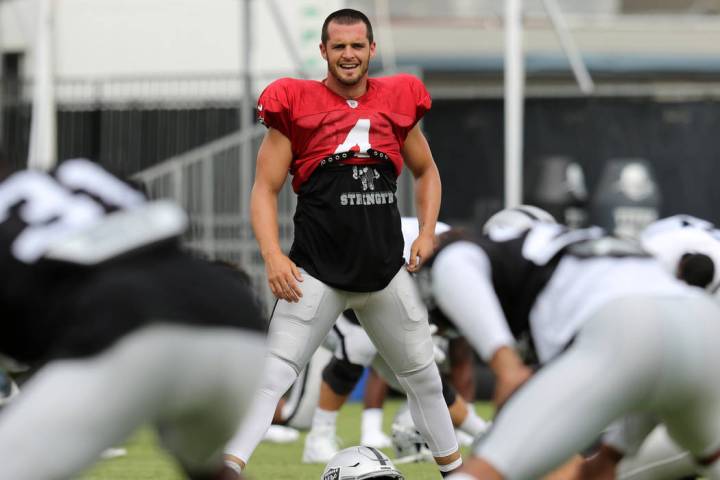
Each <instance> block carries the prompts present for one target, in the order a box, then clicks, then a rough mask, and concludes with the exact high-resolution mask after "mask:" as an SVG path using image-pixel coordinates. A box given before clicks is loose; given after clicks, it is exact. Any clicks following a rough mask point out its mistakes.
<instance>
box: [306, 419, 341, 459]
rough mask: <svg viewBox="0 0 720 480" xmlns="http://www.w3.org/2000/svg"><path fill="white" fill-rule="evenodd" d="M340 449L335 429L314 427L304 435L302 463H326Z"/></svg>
mask: <svg viewBox="0 0 720 480" xmlns="http://www.w3.org/2000/svg"><path fill="white" fill-rule="evenodd" d="M339 451H340V442H339V439H338V438H337V437H336V436H335V429H334V428H332V427H330V428H314V429H312V430H310V432H309V433H308V435H307V437H305V449H304V450H303V456H302V461H303V463H327V462H329V461H330V459H331V458H332V457H334V456H335V454H336V453H338V452H339Z"/></svg>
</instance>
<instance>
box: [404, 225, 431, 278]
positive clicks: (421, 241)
mask: <svg viewBox="0 0 720 480" xmlns="http://www.w3.org/2000/svg"><path fill="white" fill-rule="evenodd" d="M434 250H435V235H434V234H420V236H418V237H417V238H416V239H415V241H414V242H413V243H412V246H411V247H410V259H409V260H408V264H407V269H408V272H417V271H418V270H420V267H421V266H422V264H423V262H425V260H427V259H428V258H430V256H431V255H432V254H433V251H434Z"/></svg>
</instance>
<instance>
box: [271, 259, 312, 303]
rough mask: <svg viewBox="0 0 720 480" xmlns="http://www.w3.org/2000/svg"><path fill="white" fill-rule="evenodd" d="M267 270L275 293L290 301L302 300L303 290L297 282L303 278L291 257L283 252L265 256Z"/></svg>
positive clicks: (278, 296) (272, 290)
mask: <svg viewBox="0 0 720 480" xmlns="http://www.w3.org/2000/svg"><path fill="white" fill-rule="evenodd" d="M265 272H266V273H267V278H268V285H269V286H270V291H271V292H272V293H273V295H275V296H276V297H277V298H279V299H281V300H287V301H288V302H299V301H300V297H302V290H301V289H300V286H299V285H298V283H297V282H302V281H303V278H302V275H301V274H300V270H299V269H298V267H297V265H295V263H294V262H293V261H292V260H290V258H288V257H287V256H286V255H285V254H283V253H281V252H278V253H274V254H270V255H268V256H267V257H266V258H265Z"/></svg>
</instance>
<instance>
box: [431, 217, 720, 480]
mask: <svg viewBox="0 0 720 480" xmlns="http://www.w3.org/2000/svg"><path fill="white" fill-rule="evenodd" d="M533 210H537V209H533ZM526 213H527V215H526ZM537 217H538V215H537V214H536V212H534V211H530V212H529V213H528V212H527V209H525V208H522V207H520V208H516V209H509V210H505V211H502V212H500V214H497V215H496V216H494V217H493V218H491V219H490V220H489V222H488V224H487V225H486V235H483V236H481V237H479V238H477V239H475V240H469V239H462V238H454V239H453V238H448V241H447V242H446V243H445V244H444V246H443V247H441V248H440V250H439V252H438V253H437V254H436V256H435V257H434V258H433V259H431V260H430V261H429V262H430V263H429V264H426V265H428V266H426V269H427V270H425V273H424V275H425V277H423V278H424V279H425V282H426V283H425V285H426V286H427V287H428V288H427V289H426V291H427V292H428V293H429V294H431V295H429V297H431V298H432V299H433V300H434V301H435V302H436V304H437V305H438V307H439V308H440V309H441V310H442V312H443V313H444V314H445V315H446V316H447V317H448V319H449V320H450V321H451V322H452V323H453V324H454V325H455V326H456V327H457V328H458V329H459V331H460V332H462V333H463V334H464V335H465V337H466V338H467V339H468V341H469V342H470V343H471V344H472V345H473V346H474V347H475V348H476V349H477V351H478V353H479V354H480V355H481V356H482V357H483V358H484V359H485V360H487V361H488V362H489V363H490V366H491V368H492V369H493V371H494V372H495V374H496V378H497V385H496V402H497V403H498V404H499V405H503V408H502V410H501V411H500V412H499V414H498V416H497V418H496V420H495V422H494V424H493V425H494V426H493V428H492V429H491V430H490V432H489V433H488V434H487V436H486V437H484V438H483V439H482V441H481V442H479V444H478V445H477V446H476V448H475V449H474V451H473V456H472V457H471V458H470V459H469V460H467V462H466V466H465V467H464V468H463V469H462V471H461V473H456V474H453V475H451V476H449V477H448V478H452V479H453V480H467V479H483V480H486V479H487V480H498V479H505V478H507V479H534V478H539V477H541V476H542V475H543V474H545V473H547V472H549V471H550V470H551V469H553V468H554V467H555V466H557V465H559V464H561V463H562V462H564V461H566V460H567V459H569V458H570V457H571V456H572V455H573V454H574V453H576V452H577V451H579V450H581V449H582V448H585V447H587V446H589V445H590V443H592V441H593V440H594V439H595V438H596V437H597V436H598V434H599V433H600V432H601V431H602V430H603V429H604V428H605V427H606V426H607V425H609V424H610V423H611V422H612V421H614V420H615V419H617V418H619V417H621V416H623V415H626V414H628V413H631V412H638V411H640V412H642V411H645V412H650V413H652V414H654V415H656V416H657V418H658V419H659V420H660V421H661V422H663V423H664V424H665V425H666V427H667V428H668V432H669V433H670V435H671V436H672V437H673V438H674V439H675V440H676V441H677V442H678V443H680V444H681V445H683V446H684V447H685V448H687V449H688V450H690V451H691V452H692V454H693V456H694V458H695V459H696V461H697V463H698V464H699V465H700V466H701V467H702V469H703V473H704V474H705V475H706V476H708V478H711V479H718V478H720V464H718V462H717V459H718V457H719V456H720V455H718V454H719V453H720V451H719V450H718V448H719V447H720V444H719V441H720V373H718V372H717V368H716V365H717V364H718V362H720V351H718V349H717V344H718V341H720V323H719V322H718V318H719V317H720V309H718V306H717V305H716V304H715V303H714V302H713V301H712V300H711V299H710V298H709V297H708V296H707V295H706V294H705V293H704V292H703V291H701V290H699V289H696V288H691V287H689V286H687V285H684V284H683V283H681V282H678V281H677V280H675V279H674V278H673V277H672V276H671V275H669V274H668V273H667V272H665V271H664V270H663V268H662V267H661V266H660V264H659V263H658V262H657V261H656V260H655V259H653V258H651V257H649V256H648V255H647V254H645V253H644V252H643V251H642V250H640V249H639V248H637V247H636V245H635V244H632V243H629V242H625V241H621V240H618V239H613V238H611V237H607V236H605V235H604V232H603V231H602V229H599V228H591V229H584V230H574V231H571V230H568V229H567V228H565V227H563V226H561V225H557V224H552V223H549V222H538V221H537ZM453 240H454V241H453ZM421 274H422V273H421ZM528 333H529V334H530V338H531V339H532V345H533V346H534V350H535V352H536V354H537V357H538V359H539V361H540V364H541V365H543V366H542V368H541V369H540V370H539V371H538V373H536V374H535V375H532V371H531V370H530V369H529V368H528V367H527V366H526V365H524V363H523V361H522V360H521V358H520V356H519V355H518V353H517V351H516V350H515V346H516V342H515V338H519V337H521V336H523V334H528Z"/></svg>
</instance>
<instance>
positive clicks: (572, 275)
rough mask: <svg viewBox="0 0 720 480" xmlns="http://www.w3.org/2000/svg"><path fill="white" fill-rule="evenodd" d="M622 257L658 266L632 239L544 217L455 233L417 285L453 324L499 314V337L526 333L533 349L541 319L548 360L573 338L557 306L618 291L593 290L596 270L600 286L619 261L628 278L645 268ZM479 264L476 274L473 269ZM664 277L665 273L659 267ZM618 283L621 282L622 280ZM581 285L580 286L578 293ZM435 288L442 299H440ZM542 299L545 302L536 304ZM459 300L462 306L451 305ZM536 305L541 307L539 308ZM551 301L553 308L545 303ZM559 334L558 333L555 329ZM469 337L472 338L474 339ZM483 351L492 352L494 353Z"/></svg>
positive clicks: (608, 279) (489, 343)
mask: <svg viewBox="0 0 720 480" xmlns="http://www.w3.org/2000/svg"><path fill="white" fill-rule="evenodd" d="M458 240H459V241H458ZM463 245H469V246H470V247H471V248H464V247H463V248H464V250H465V251H461V250H463V248H461V247H462V246H463ZM454 254H457V255H456V257H457V258H454V259H450V258H449V257H451V256H453V255H454ZM620 258H622V259H635V260H638V261H640V263H641V264H643V265H644V264H645V263H652V264H653V265H650V266H649V267H648V268H649V270H650V271H652V272H653V274H654V272H656V271H658V270H660V269H659V267H658V266H657V265H654V263H655V262H653V261H652V259H650V257H649V256H648V255H647V254H646V253H645V252H644V251H643V250H642V249H641V248H640V247H639V246H638V245H637V244H635V243H632V242H628V241H623V240H619V239H616V238H613V237H608V236H606V235H605V233H604V232H603V230H602V229H599V228H589V229H582V230H569V229H567V228H565V227H563V226H561V225H556V224H547V223H543V224H538V225H536V226H534V227H533V228H531V229H530V230H515V231H513V230H512V229H509V228H503V229H495V230H491V231H490V232H488V235H485V236H482V237H479V238H474V239H468V238H455V239H453V240H451V241H450V242H447V243H445V244H443V245H442V246H441V248H440V249H439V251H438V252H437V253H436V255H435V256H434V257H433V260H432V261H431V262H430V263H429V264H428V265H427V266H426V268H425V269H424V271H423V274H422V275H421V278H423V280H422V284H421V290H422V291H423V292H425V294H424V295H423V296H424V297H425V298H426V299H429V303H430V305H429V306H430V307H431V308H432V307H433V306H440V307H441V308H440V309H441V310H442V311H443V313H444V314H445V315H446V316H447V317H449V318H450V320H451V321H452V323H454V324H456V325H457V324H458V319H457V318H453V314H454V315H455V316H464V317H465V318H464V319H463V321H465V322H475V321H478V322H479V321H480V320H479V319H483V317H497V318H493V319H492V322H491V323H493V324H494V325H499V324H500V323H502V324H504V325H506V327H502V328H500V329H498V332H499V333H498V338H500V337H502V338H503V341H506V340H507V339H508V338H509V337H508V335H509V334H510V333H511V334H512V337H514V338H515V339H520V338H524V337H525V338H527V337H528V336H529V338H531V339H532V343H533V344H535V346H536V347H537V343H538V328H537V325H538V324H540V325H542V326H541V329H542V335H541V336H544V337H549V338H550V337H551V338H550V340H542V341H541V343H542V344H543V346H541V347H540V350H542V352H538V354H539V356H540V357H541V360H542V357H543V353H545V354H546V355H544V356H545V357H546V358H547V356H548V355H551V354H552V353H551V352H555V353H557V351H558V349H559V348H562V347H563V346H564V344H566V343H567V341H569V340H570V339H571V338H572V334H573V332H572V330H573V329H572V328H565V327H566V326H567V323H566V324H564V325H563V322H566V321H568V319H567V318H564V317H567V316H568V315H566V313H565V310H563V314H562V315H559V314H558V315H555V312H556V310H555V309H556V307H557V308H565V307H566V305H570V303H572V307H568V310H572V308H576V307H577V311H578V312H579V313H582V312H583V310H582V308H580V307H578V306H577V305H578V302H583V301H584V298H587V299H588V302H591V303H592V302H594V301H595V299H604V298H607V295H615V294H616V290H618V288H616V287H612V286H609V287H608V288H606V289H605V292H608V294H607V295H605V294H604V293H598V292H594V291H593V290H592V287H593V284H592V275H597V278H598V282H599V283H597V284H596V286H597V287H598V288H599V289H602V288H603V287H602V282H608V283H610V282H611V281H612V278H613V275H617V272H616V268H617V267H620V266H621V265H626V266H628V269H627V270H628V272H629V278H632V277H633V276H635V275H637V276H641V275H646V274H647V272H646V269H645V267H644V266H638V264H636V262H624V261H621V260H619V259H620ZM648 261H649V262H648ZM438 263H441V264H442V267H443V268H442V277H443V278H442V280H441V281H442V282H443V283H444V285H442V286H441V288H438V285H437V282H438V279H437V278H434V277H437V276H438V275H436V274H438V273H440V272H435V270H437V268H438V265H437V264H438ZM591 265H592V266H591ZM427 267H430V268H429V269H428V268H427ZM478 269H479V270H481V272H479V273H478V272H477V271H475V270H478ZM661 276H664V275H662V273H661ZM586 277H588V278H586ZM470 281H474V282H483V284H487V285H488V288H477V289H475V288H474V286H473V285H469V284H468V282H470ZM573 281H575V285H573ZM615 283H616V284H617V285H622V284H623V282H619V281H617V282H615ZM558 285H562V288H564V289H565V290H566V291H567V292H568V295H567V297H568V299H567V300H563V299H558V297H560V296H562V294H561V293H560V294H558V293H557V291H558V290H562V288H558ZM663 288H664V287H663ZM578 289H582V291H580V292H578V291H576V290H578ZM440 292H442V293H440ZM483 292H485V293H483ZM548 292H550V293H548ZM440 294H442V295H444V296H445V298H438V295H440ZM487 295H490V296H491V297H492V298H489V297H487ZM539 299H542V300H543V301H542V302H539ZM457 303H465V304H467V305H464V306H459V305H455V304H457ZM491 303H496V304H497V305H498V307H499V311H495V310H494V309H493V308H492V306H491V305H490V304H491ZM538 303H540V304H541V306H542V308H541V309H538V308H537V307H538ZM548 303H549V304H550V305H551V306H550V307H547V304H548ZM456 307H457V308H456ZM448 310H453V312H450V311H448ZM538 310H540V315H539V316H537V315H536V317H537V318H535V322H533V315H534V312H535V313H537V311H538ZM572 315H573V314H572V312H571V315H570V316H572ZM555 316H557V318H554V317H555ZM538 318H539V319H540V321H538ZM573 321H575V320H573ZM459 327H461V328H460V330H461V331H462V330H468V328H465V329H463V328H462V325H459ZM466 327H467V325H466ZM503 328H508V329H509V332H508V334H503V333H502V331H501V330H502V329H503ZM487 330H488V329H487V328H485V329H484V331H487ZM557 332H560V333H558V334H557V335H555V333H557ZM463 333H466V334H467V332H463ZM475 333H477V335H478V336H480V335H482V334H483V333H482V332H480V331H478V330H477V329H476V330H475ZM469 340H470V341H471V342H472V339H469ZM498 342H500V340H498ZM480 343H482V342H480ZM500 343H502V342H500ZM550 344H552V345H550ZM496 347H497V345H496V344H493V342H492V341H486V342H484V345H483V346H482V349H484V350H492V348H496ZM479 351H480V349H479ZM481 353H482V354H483V355H484V356H486V357H489V356H490V355H491V353H492V352H488V351H485V352H481Z"/></svg>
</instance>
